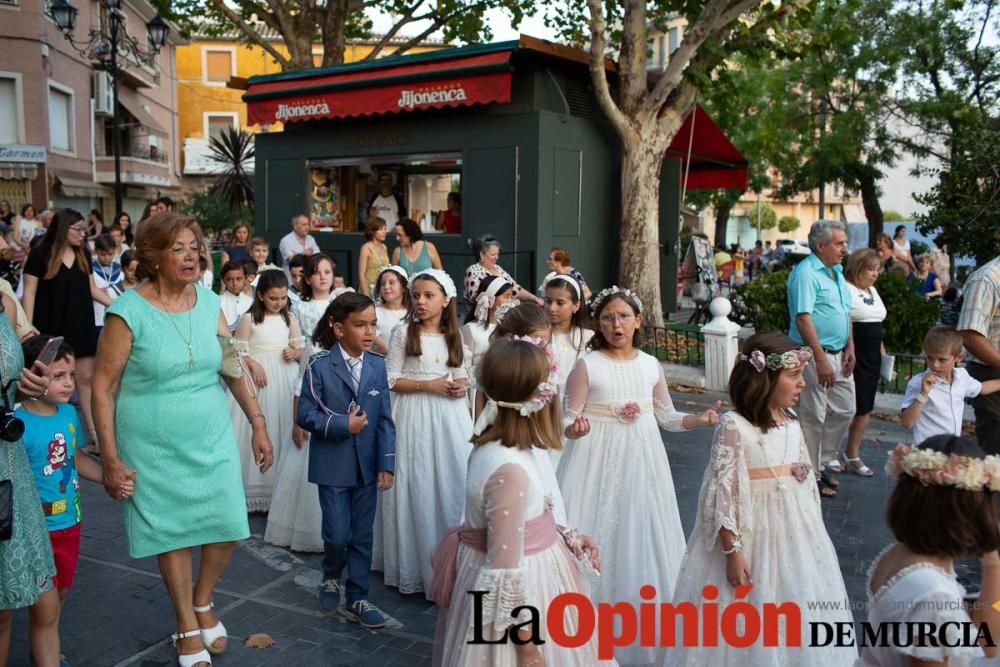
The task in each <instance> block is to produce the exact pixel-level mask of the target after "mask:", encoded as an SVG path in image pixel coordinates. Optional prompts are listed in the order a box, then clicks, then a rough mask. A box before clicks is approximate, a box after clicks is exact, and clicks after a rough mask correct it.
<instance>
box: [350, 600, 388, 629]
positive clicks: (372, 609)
mask: <svg viewBox="0 0 1000 667" xmlns="http://www.w3.org/2000/svg"><path fill="white" fill-rule="evenodd" d="M344 616H345V617H347V620H348V621H351V622H353V623H358V624H360V625H361V627H363V628H382V627H385V616H383V615H382V612H381V611H379V609H378V607H376V606H375V605H373V604H372V603H371V602H369V601H368V600H358V601H357V602H355V603H354V604H352V605H351V606H350V607H347V608H345V609H344Z"/></svg>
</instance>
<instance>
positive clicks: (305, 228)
mask: <svg viewBox="0 0 1000 667" xmlns="http://www.w3.org/2000/svg"><path fill="white" fill-rule="evenodd" d="M319 251H320V250H319V244H318V243H316V239H314V238H313V236H312V234H310V233H309V216H307V215H305V214H304V213H300V214H299V215H297V216H295V217H294V218H292V231H290V232H289V233H287V234H285V235H284V236H283V237H282V238H281V241H280V242H279V243H278V252H279V253H281V267H282V268H283V269H284V270H285V277H286V278H288V280H289V282H291V280H292V274H291V273H289V271H288V260H289V259H291V258H292V257H293V256H295V255H304V256H306V257H309V256H310V255H313V254H315V253H318V252H319Z"/></svg>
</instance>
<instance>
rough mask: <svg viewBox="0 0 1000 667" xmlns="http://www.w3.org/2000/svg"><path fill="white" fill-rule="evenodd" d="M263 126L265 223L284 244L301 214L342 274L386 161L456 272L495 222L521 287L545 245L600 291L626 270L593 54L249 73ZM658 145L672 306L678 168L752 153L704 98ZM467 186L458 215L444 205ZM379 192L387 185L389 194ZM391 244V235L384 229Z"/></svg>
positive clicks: (511, 50) (720, 163)
mask: <svg viewBox="0 0 1000 667" xmlns="http://www.w3.org/2000/svg"><path fill="white" fill-rule="evenodd" d="M243 99H244V101H245V102H246V103H247V110H248V122H249V123H250V124H260V125H262V126H264V127H265V129H272V130H273V129H274V128H273V126H274V124H276V123H281V125H282V131H280V132H276V131H265V132H261V133H260V134H258V135H257V137H256V165H255V167H256V173H255V178H256V198H257V219H256V233H257V234H259V235H262V236H265V237H266V238H267V239H268V240H269V241H270V242H271V244H272V247H273V248H276V247H277V243H278V240H279V239H280V238H281V237H282V236H284V235H285V234H287V233H288V232H289V231H290V230H291V219H292V217H293V216H294V215H297V214H299V213H306V214H308V215H309V216H310V217H311V219H312V222H313V226H314V229H315V231H313V232H312V233H313V236H314V237H315V238H316V240H317V242H318V243H319V245H320V247H321V248H322V249H323V251H324V252H327V253H328V254H330V255H332V256H333V257H334V259H335V260H336V261H337V271H338V272H339V273H341V274H343V275H344V276H345V278H346V279H347V282H348V284H352V285H356V283H357V259H358V253H359V249H360V248H361V245H362V244H363V243H364V241H365V239H364V235H363V231H364V228H365V224H366V221H367V219H368V216H369V207H370V203H371V201H372V200H373V199H374V198H375V197H376V196H378V195H380V190H379V188H380V180H382V181H385V180H386V178H385V176H384V175H385V174H388V176H389V178H390V179H391V182H392V187H393V190H394V193H395V195H397V201H401V202H402V204H403V207H404V208H405V209H406V212H407V216H408V217H410V218H412V219H413V220H415V221H416V222H418V223H419V224H420V227H421V230H422V231H423V234H424V238H425V239H428V240H431V241H432V242H433V243H434V244H435V246H436V247H437V249H438V252H439V254H440V256H441V260H442V262H443V264H444V268H445V270H446V271H448V272H449V273H450V274H451V275H452V277H453V278H454V279H455V282H456V284H460V282H461V278H462V276H463V273H464V271H465V269H466V267H467V266H468V265H470V264H472V263H473V262H475V261H476V258H474V257H473V256H472V252H471V250H470V245H471V240H472V239H474V238H477V237H480V236H483V235H485V234H492V235H493V236H495V237H497V238H498V239H499V240H500V243H501V252H502V254H501V257H500V264H501V266H503V267H504V268H505V269H506V270H507V271H508V272H510V273H511V275H513V276H514V278H515V279H516V280H517V281H518V282H520V283H521V284H522V285H524V286H525V287H534V286H537V285H538V283H539V282H540V279H541V276H544V275H545V274H546V273H547V272H548V269H547V268H546V259H547V256H548V251H549V249H550V248H551V247H553V246H559V247H562V248H564V249H566V250H567V251H569V253H570V255H571V257H572V263H573V265H574V266H575V267H577V268H578V269H579V270H580V271H581V272H582V273H583V275H584V276H585V277H586V279H587V281H588V283H590V284H591V285H592V287H593V289H594V291H595V292H596V291H597V290H598V289H600V288H602V287H604V286H607V285H610V284H611V283H613V282H615V280H616V278H617V269H618V254H617V251H616V248H617V244H618V220H619V219H620V212H619V211H620V205H619V204H620V176H619V173H620V154H619V149H618V139H617V137H616V136H615V134H614V132H613V130H612V129H611V127H610V125H609V124H608V123H607V121H606V119H605V117H604V114H603V112H602V111H601V110H600V108H599V107H598V106H597V101H596V98H595V96H594V92H593V89H592V87H591V84H590V78H589V72H588V68H587V54H586V53H584V52H582V51H579V50H576V49H571V48H567V47H564V46H559V45H555V44H552V43H549V42H545V41H542V40H538V39H535V38H532V37H525V36H522V37H521V38H520V39H519V40H516V41H510V42H501V43H496V44H487V45H481V46H468V47H463V48H452V49H445V50H441V51H434V52H429V53H421V54H418V55H409V56H398V57H391V58H382V59H379V60H374V61H370V62H360V63H351V64H345V65H335V66H331V67H323V68H318V69H312V70H305V71H296V72H286V73H282V74H274V75H266V76H256V77H252V78H251V79H250V80H249V81H248V87H247V90H246V93H245V94H244V96H243ZM674 144H675V145H674V146H672V147H671V149H670V150H669V151H668V153H667V155H665V156H664V160H665V161H664V166H663V170H662V184H661V198H660V220H661V222H660V239H661V244H662V247H663V253H664V257H663V260H664V261H663V262H662V266H661V280H662V283H663V295H664V306H665V307H666V308H667V309H668V310H672V309H673V308H674V307H675V303H676V281H677V263H678V258H677V252H676V247H677V238H678V235H679V231H680V230H679V227H680V225H679V222H678V221H679V219H680V218H679V216H680V196H681V182H682V178H683V177H685V176H686V179H687V187H688V188H703V187H745V186H746V161H745V160H744V158H743V156H742V155H741V154H740V153H739V151H738V150H737V149H736V148H735V147H733V145H732V144H731V143H730V142H729V140H728V139H726V137H725V135H723V133H722V132H721V131H720V130H719V128H718V127H717V126H716V125H715V124H714V123H713V122H712V120H711V119H710V118H709V117H708V116H707V115H706V114H705V112H704V111H703V110H701V109H696V110H695V112H693V113H692V114H691V115H690V116H689V118H688V119H687V121H686V123H685V125H684V126H683V127H682V128H681V131H680V132H678V135H677V138H676V140H675V142H674ZM451 192H458V193H460V194H461V200H462V208H461V216H460V221H459V222H458V223H457V224H456V221H455V216H454V215H453V214H452V215H449V216H446V215H445V212H446V210H447V209H448V194H449V193H451ZM381 194H385V193H384V192H382V193H381ZM391 231H392V230H391V229H390V237H389V239H388V244H389V247H390V252H391V249H392V248H393V247H395V245H396V244H395V240H394V238H393V236H392V234H391Z"/></svg>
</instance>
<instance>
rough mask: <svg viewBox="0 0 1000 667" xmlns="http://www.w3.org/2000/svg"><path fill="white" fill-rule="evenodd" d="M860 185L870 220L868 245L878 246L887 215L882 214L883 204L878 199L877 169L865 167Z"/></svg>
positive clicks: (867, 217) (859, 180) (871, 246)
mask: <svg viewBox="0 0 1000 667" xmlns="http://www.w3.org/2000/svg"><path fill="white" fill-rule="evenodd" d="M858 185H859V187H860V188H861V203H862V205H863V206H864V207H865V218H866V219H867V220H868V247H869V248H878V237H879V235H880V234H882V227H883V226H884V224H885V216H884V215H883V214H882V205H881V204H879V201H878V184H877V182H876V174H875V170H874V169H870V168H863V169H862V170H861V178H859V179H858Z"/></svg>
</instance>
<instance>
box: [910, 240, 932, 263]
mask: <svg viewBox="0 0 1000 667" xmlns="http://www.w3.org/2000/svg"><path fill="white" fill-rule="evenodd" d="M930 251H931V248H930V246H928V245H927V244H926V243H924V242H923V241H921V240H919V239H911V240H910V257H912V258H913V261H914V262H916V261H917V257H920V256H921V255H926V254H927V253H929V252H930Z"/></svg>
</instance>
